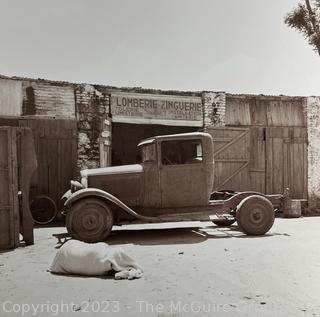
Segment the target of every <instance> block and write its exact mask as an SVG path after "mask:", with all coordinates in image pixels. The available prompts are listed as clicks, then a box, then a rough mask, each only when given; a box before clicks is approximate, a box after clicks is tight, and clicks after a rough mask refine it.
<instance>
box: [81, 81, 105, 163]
mask: <svg viewBox="0 0 320 317" xmlns="http://www.w3.org/2000/svg"><path fill="white" fill-rule="evenodd" d="M75 97H76V113H77V121H78V164H77V165H78V168H79V169H86V168H96V167H99V166H100V153H99V146H100V144H99V142H100V136H101V133H102V129H103V122H104V119H105V118H106V117H107V115H108V113H109V104H110V98H109V95H108V94H107V93H105V92H102V91H101V90H99V89H98V88H97V87H94V86H92V85H88V84H83V85H76V87H75Z"/></svg>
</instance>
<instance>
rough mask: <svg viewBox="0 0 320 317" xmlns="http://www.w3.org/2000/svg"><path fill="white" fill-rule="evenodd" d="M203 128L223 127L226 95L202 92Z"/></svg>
mask: <svg viewBox="0 0 320 317" xmlns="http://www.w3.org/2000/svg"><path fill="white" fill-rule="evenodd" d="M202 104H203V127H204V128H206V127H210V126H215V127H219V126H224V125H225V117H226V94H225V93H224V92H206V91H205V92H203V93H202Z"/></svg>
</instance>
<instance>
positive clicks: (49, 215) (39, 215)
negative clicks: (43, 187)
mask: <svg viewBox="0 0 320 317" xmlns="http://www.w3.org/2000/svg"><path fill="white" fill-rule="evenodd" d="M30 211H31V214H32V217H33V220H34V222H35V223H37V224H40V225H44V224H48V223H50V222H52V221H53V220H54V218H55V217H56V215H57V213H58V209H57V206H56V203H55V202H54V201H53V200H52V199H51V198H50V197H48V196H45V195H39V196H36V197H35V198H34V199H33V200H32V201H31V202H30Z"/></svg>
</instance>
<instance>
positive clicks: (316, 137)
mask: <svg viewBox="0 0 320 317" xmlns="http://www.w3.org/2000/svg"><path fill="white" fill-rule="evenodd" d="M306 110H307V111H306V112H307V125H308V196H309V197H308V198H309V208H310V209H311V210H313V211H315V210H317V211H320V97H308V98H306Z"/></svg>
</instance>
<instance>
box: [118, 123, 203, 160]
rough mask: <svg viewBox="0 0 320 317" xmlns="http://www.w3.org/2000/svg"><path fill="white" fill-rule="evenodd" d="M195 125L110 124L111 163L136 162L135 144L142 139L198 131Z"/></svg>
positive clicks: (137, 158) (137, 154) (137, 156)
mask: <svg viewBox="0 0 320 317" xmlns="http://www.w3.org/2000/svg"><path fill="white" fill-rule="evenodd" d="M198 130H199V128H197V127H180V126H165V125H151V124H130V123H113V124H112V165H113V166H115V165H125V164H135V163H138V162H139V160H140V158H139V153H138V151H137V145H138V144H139V142H140V141H141V140H143V139H146V138H149V137H152V136H156V135H166V134H175V133H186V132H194V131H198Z"/></svg>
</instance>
